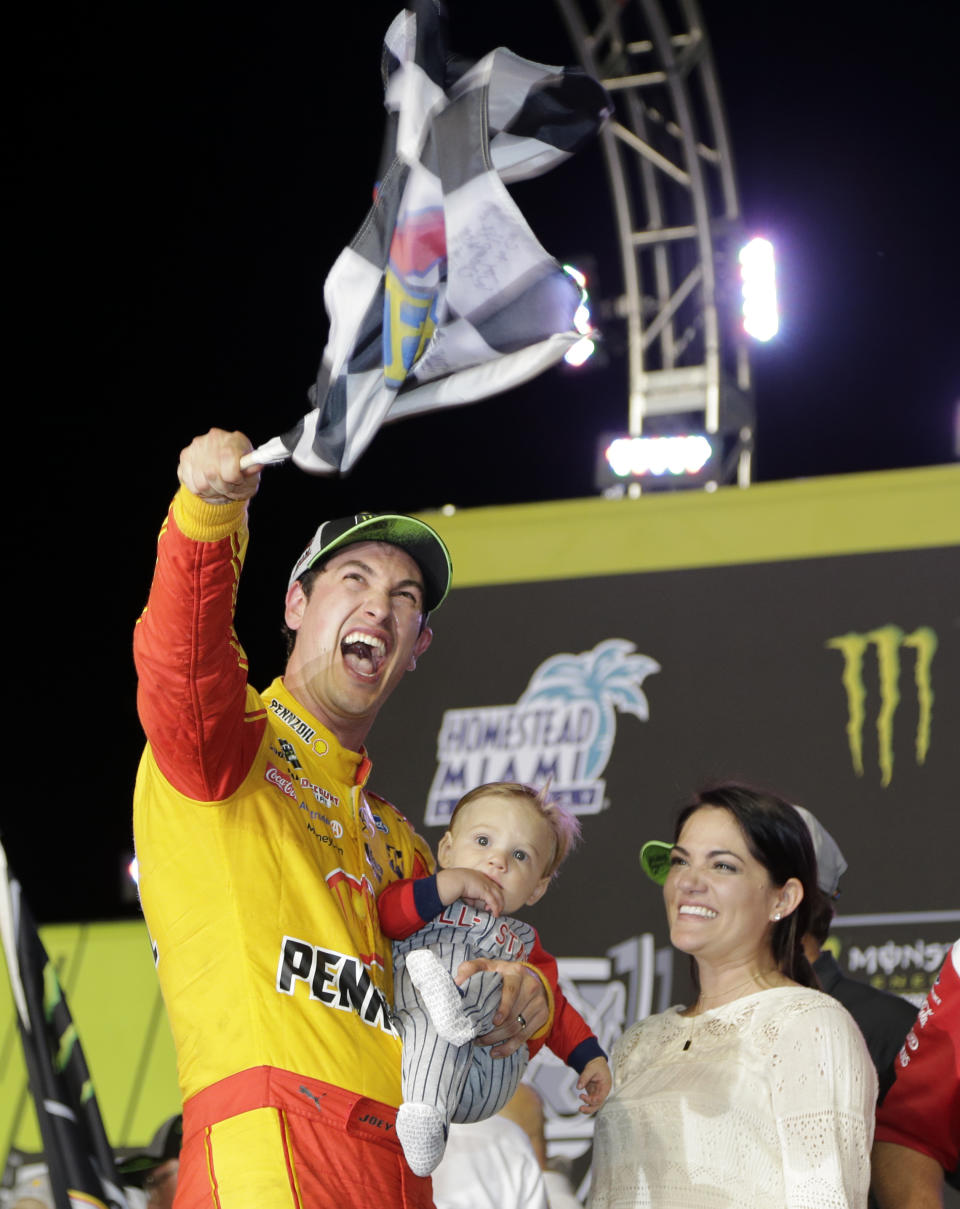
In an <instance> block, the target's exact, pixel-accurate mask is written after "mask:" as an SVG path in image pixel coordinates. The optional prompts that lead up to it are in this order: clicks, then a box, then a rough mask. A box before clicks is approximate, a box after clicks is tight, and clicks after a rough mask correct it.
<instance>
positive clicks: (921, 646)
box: [826, 625, 937, 787]
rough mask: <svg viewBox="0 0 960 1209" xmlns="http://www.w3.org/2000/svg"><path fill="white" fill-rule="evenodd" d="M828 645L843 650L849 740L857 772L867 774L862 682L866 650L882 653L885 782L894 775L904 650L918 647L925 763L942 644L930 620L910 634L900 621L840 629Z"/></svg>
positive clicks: (920, 757) (880, 740) (916, 676)
mask: <svg viewBox="0 0 960 1209" xmlns="http://www.w3.org/2000/svg"><path fill="white" fill-rule="evenodd" d="M826 645H827V646H828V647H830V648H832V649H833V650H837V651H840V653H841V654H842V655H843V687H844V689H845V690H846V694H847V740H848V742H849V744H850V759H851V760H852V761H853V769H854V772H856V774H857V776H858V777H862V776H863V726H864V721H865V719H866V697H867V693H866V689H865V687H864V682H863V665H864V656H865V654H866V652H867V650H868V648H870V647H873V648H874V649H875V650H876V655H877V676H878V680H879V688H880V708H879V710H878V712H877V747H878V758H879V763H880V783H881V785H883V786H884V787H886V786H887V785H889V784H890V782H891V781H892V780H893V718H894V714H895V713H896V711H897V706H898V705H899V704H900V658H901V651H902V650H904V649H910V650H913V651H914V652H915V654H914V662H913V680H914V684H915V685H916V689H917V705H918V713H917V734H916V744H915V746H916V760H917V763H918V764H923V762H924V761H925V760H926V758H927V752H928V751H929V750H930V724H931V721H932V719H933V685H932V681H931V677H930V668H931V665H932V664H933V656H934V654H935V653H936V650H937V635H936V633H935V632H934V631H933V630H932V629H930V627H929V626H920V627H919V628H918V629H916V630H914V631H913V633H912V634H905V633H904V632H903V630H901V629H900V627H899V626H895V625H885V626H880V627H879V628H878V629H875V630H868V631H867V633H866V634H854V633H851V634H840V635H838V636H837V637H836V638H830V639H828V640H827V643H826Z"/></svg>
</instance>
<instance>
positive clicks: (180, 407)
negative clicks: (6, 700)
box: [0, 0, 960, 921]
mask: <svg viewBox="0 0 960 1209" xmlns="http://www.w3.org/2000/svg"><path fill="white" fill-rule="evenodd" d="M396 7H397V5H396V4H395V3H393V2H390V3H385V2H383V0H373V2H368V3H366V4H363V5H358V4H354V5H349V4H346V5H341V4H334V3H332V2H331V0H327V2H326V3H323V4H321V3H314V4H312V5H306V4H274V5H270V6H266V5H262V4H257V5H254V4H250V3H247V2H246V0H240V2H239V3H232V4H229V5H227V4H223V3H219V2H212V3H210V2H203V0H201V2H200V3H195V4H191V5H185V4H181V5H172V6H165V7H161V8H157V7H153V8H149V9H144V8H143V7H142V6H136V5H134V6H129V5H120V4H119V3H118V2H117V0H105V2H104V3H102V4H100V5H98V6H96V8H93V7H92V6H91V7H90V8H87V9H84V8H82V7H81V6H73V7H72V8H70V9H69V10H68V9H67V8H66V7H65V6H55V7H51V8H45V9H43V10H34V12H33V14H32V16H31V17H30V18H29V21H30V28H29V30H25V31H24V36H23V38H22V41H17V40H14V41H13V42H12V44H11V53H12V54H14V55H16V54H17V53H18V48H21V47H22V50H23V61H22V63H21V72H22V80H23V84H22V88H21V90H20V102H21V105H20V109H21V115H22V122H21V123H20V124H19V125H18V128H17V131H18V137H17V138H16V140H15V142H14V145H13V149H12V160H13V168H14V172H13V176H14V184H15V188H14V191H13V194H14V196H13V203H14V204H13V216H12V220H11V226H10V233H11V246H12V250H13V255H12V257H11V261H12V268H13V281H12V286H13V288H12V289H11V290H10V291H9V295H10V297H11V299H12V301H13V309H14V311H15V319H14V323H13V331H12V332H11V333H10V336H11V339H10V340H9V347H10V350H11V353H12V357H13V365H12V366H11V373H10V378H11V382H10V388H8V397H9V400H10V403H9V406H8V414H12V415H15V416H16V417H17V419H18V420H20V421H21V422H20V424H19V425H18V433H19V435H18V436H17V439H16V440H15V441H13V440H11V441H10V447H9V448H8V456H7V464H8V467H10V468H11V469H12V475H13V482H12V484H11V486H12V490H8V496H7V500H8V503H7V517H8V519H7V523H6V525H5V529H4V533H5V537H4V545H5V552H6V562H7V567H8V575H7V584H8V589H7V590H8V593H9V594H10V595H11V596H12V597H13V599H12V600H11V602H10V603H9V605H8V615H9V616H10V617H16V616H17V615H18V614H19V613H20V610H21V609H22V608H23V607H24V605H27V608H26V612H27V616H26V617H24V625H23V626H22V632H20V633H16V632H15V631H14V630H13V628H12V627H10V628H9V629H8V642H7V646H8V650H10V651H12V655H13V667H12V681H13V683H12V685H11V688H12V690H13V693H14V694H15V695H16V696H17V697H18V698H19V699H20V704H19V705H18V709H17V715H16V717H17V719H18V726H17V730H16V739H15V741H14V744H13V747H12V750H11V751H10V753H9V756H8V761H9V766H10V769H11V772H12V775H11V776H10V777H9V780H8V786H9V788H10V789H12V790H13V792H9V791H8V794H7V799H6V803H5V805H4V807H3V811H2V816H0V817H2V834H3V842H4V845H5V847H6V849H7V854H8V858H9V860H10V862H11V865H12V866H13V869H14V871H15V872H16V873H17V874H18V876H19V877H20V879H21V881H22V882H23V884H24V888H25V891H26V894H27V896H28V899H29V901H30V903H31V905H32V907H33V910H34V913H35V914H36V915H37V916H38V917H39V918H40V919H41V920H42V921H47V920H61V919H63V920H66V919H83V918H109V917H116V916H120V915H124V914H130V913H133V912H134V911H135V908H134V907H132V906H129V905H128V906H124V905H123V904H122V902H121V899H120V890H119V887H120V881H121V879H120V872H119V870H120V860H121V853H122V852H123V851H124V850H125V849H127V848H129V846H130V822H129V811H130V806H129V804H130V796H131V792H132V786H133V779H134V775H135V770H136V763H137V760H138V758H139V750H140V746H141V743H142V737H141V734H140V731H139V726H138V723H137V721H136V717H135V712H134V677H133V670H132V662H131V658H130V634H131V630H132V626H133V622H134V619H135V618H136V616H137V614H138V613H139V611H140V609H141V608H142V605H143V602H144V599H145V596H146V591H147V587H148V584H149V578H150V573H151V568H152V564H153V558H154V538H155V534H156V532H157V530H158V528H159V525H160V522H161V520H162V517H163V514H164V510H165V508H166V505H167V503H168V501H169V498H170V496H171V495H172V493H173V491H174V489H175V486H176V479H175V468H176V460H177V455H178V451H179V449H180V448H181V446H182V445H184V444H186V443H187V442H188V441H189V439H190V438H191V437H192V436H193V435H194V433H196V432H201V431H204V430H205V429H206V428H208V427H209V426H210V425H212V424H216V425H219V426H221V427H227V428H240V429H241V430H243V431H245V432H247V433H248V435H249V436H250V437H251V438H252V439H253V440H254V442H255V443H258V442H260V441H263V440H265V439H267V438H268V437H270V436H273V435H274V434H275V433H277V432H280V431H283V430H284V429H286V428H288V427H290V426H291V425H292V424H293V423H294V422H295V421H296V420H297V419H298V418H299V416H300V415H301V414H303V412H304V411H305V410H306V398H305V394H306V389H307V387H308V386H309V384H310V383H311V381H312V380H313V377H314V375H315V372H316V368H317V363H318V361H319V358H320V355H321V352H322V349H323V344H324V340H325V336H326V320H325V316H324V312H323V306H322V296H321V291H322V284H323V279H324V276H325V274H326V272H327V270H328V269H329V268H330V266H331V264H332V263H333V260H334V259H335V257H336V255H337V252H338V251H339V249H340V247H341V246H342V245H343V244H344V243H346V242H347V241H348V240H349V239H350V237H351V236H352V234H353V232H354V230H355V229H356V227H357V226H358V225H359V223H360V221H361V220H362V217H363V215H364V213H365V211H366V209H367V206H368V204H369V201H370V191H371V187H372V183H373V180H374V176H375V172H376V167H377V162H378V156H379V149H380V139H381V134H382V109H381V98H380V81H379V55H380V43H381V39H382V36H383V32H384V31H385V29H386V27H387V25H388V24H389V21H390V19H391V17H392V16H393V15H394V13H395V11H396ZM702 9H703V13H704V18H705V21H706V25H707V30H708V33H709V36H710V39H711V42H712V45H713V50H714V56H715V60H716V65H717V70H718V73H719V78H720V83H721V87H722V90H723V97H724V103H725V105H726V108H727V115H728V121H729V127H730V132H731V137H732V145H733V152H734V156H735V161H736V164H737V170H738V177H739V186H740V193H741V200H742V204H743V208H744V211H745V216H746V219H747V223H748V225H749V226H750V227H752V228H754V229H757V230H760V231H762V232H763V233H765V234H767V235H769V236H770V237H771V238H772V239H773V240H774V242H775V244H776V246H777V249H778V255H779V272H780V285H781V299H782V307H783V310H784V316H783V321H782V330H781V334H780V335H779V337H778V338H777V339H776V340H775V341H773V342H772V343H771V344H770V345H768V346H765V347H762V348H758V349H757V350H756V352H755V356H754V360H753V368H754V375H755V386H756V396H757V411H758V424H757V455H756V462H755V477H756V479H757V480H759V481H770V480H775V479H785V478H797V477H809V476H816V475H822V474H836V473H849V472H861V471H868V470H879V469H888V468H895V467H901V466H920V465H933V464H938V463H944V462H949V461H951V460H953V458H954V440H955V436H954V422H955V420H954V415H955V408H956V405H957V400H958V399H960V370H958V360H960V358H958V353H957V345H958V340H957V335H956V330H957V311H958V306H957V297H956V288H957V287H956V282H957V280H958V272H957V270H958V268H960V258H958V255H957V216H956V208H957V197H958V187H957V186H958V179H957V178H958V173H957V168H956V157H955V152H954V150H953V148H954V145H955V142H956V121H957V112H958V104H957V102H958V90H957V85H956V79H957V74H956V69H955V64H954V63H953V62H952V61H951V62H948V54H949V53H950V49H949V48H950V47H952V43H951V41H950V39H949V38H948V37H947V34H946V31H944V30H942V29H940V23H942V21H943V14H944V11H945V10H944V6H942V5H941V4H934V3H932V2H921V3H917V4H914V5H912V6H911V7H910V8H909V9H908V10H905V11H904V12H903V13H901V14H900V16H899V18H898V20H897V21H896V22H894V21H892V20H889V19H887V18H884V17H883V16H882V15H881V10H880V9H878V8H877V7H876V6H874V5H868V4H864V3H849V4H846V5H842V6H837V5H828V4H824V3H814V4H807V5H803V6H794V7H793V9H792V10H789V9H788V10H784V9H783V8H782V7H779V6H771V5H767V4H764V5H760V4H749V3H729V2H726V3H719V2H718V0H702ZM450 15H451V43H452V46H453V48H454V49H455V50H457V51H459V52H461V53H463V54H465V55H469V56H474V57H475V56H477V55H479V54H481V53H483V52H485V51H486V50H489V49H492V48H493V47H494V46H497V45H506V46H509V47H510V48H511V49H513V50H515V51H517V52H518V53H521V54H524V55H526V56H527V57H530V58H533V59H537V60H540V61H544V62H570V63H572V62H574V61H575V55H574V52H573V50H572V48H571V47H570V45H569V43H568V42H567V39H566V35H565V32H564V30H563V27H562V25H561V23H560V20H559V17H558V15H557V13H556V12H555V9H554V6H553V3H552V0H520V2H519V3H518V0H484V3H476V2H473V0H471V2H470V3H467V2H466V0H452V2H451V3H450ZM516 196H517V198H518V200H519V201H520V203H521V205H522V206H523V207H524V209H525V212H526V214H527V217H528V219H529V221H530V223H531V226H532V227H533V229H534V231H535V232H536V233H537V235H538V236H539V237H540V239H541V241H542V242H543V244H544V245H545V246H546V247H547V248H548V250H550V251H551V252H552V253H554V254H555V255H557V256H558V257H560V258H562V259H567V258H569V259H573V260H576V259H577V257H578V255H579V256H583V255H591V256H593V257H595V259H596V261H597V266H598V278H599V288H600V290H601V294H605V295H607V296H612V295H615V294H616V293H619V291H620V284H619V267H618V262H617V254H616V248H615V240H614V238H613V235H612V209H611V206H610V202H609V198H608V194H607V190H606V183H605V176H604V172H603V167H602V161H601V158H600V155H599V151H598V150H597V149H595V148H594V149H592V150H590V151H587V152H586V153H584V154H583V155H582V156H581V157H579V158H578V159H577V160H576V161H574V162H573V163H572V164H569V165H565V166H564V167H563V168H561V169H559V170H556V171H555V172H554V173H552V174H550V175H549V176H547V177H544V178H543V179H542V180H541V181H538V182H534V183H531V184H529V185H523V186H521V187H520V188H519V189H518V190H517V191H516ZM604 335H605V339H606V347H607V350H608V364H607V365H606V367H605V368H593V369H589V370H585V371H583V372H582V373H580V374H574V373H571V372H570V371H568V370H563V369H557V370H554V371H551V372H550V373H549V374H547V375H545V376H544V377H542V378H541V379H539V380H537V381H535V382H533V383H531V384H528V385H526V386H525V387H522V388H520V389H518V390H516V391H514V392H512V393H511V394H509V395H507V396H504V397H501V398H498V399H495V400H491V401H488V402H483V403H480V404H476V405H473V406H471V407H467V408H461V409H458V410H455V411H450V412H446V413H440V414H438V415H434V416H430V417H422V418H418V419H414V420H408V421H404V422H401V423H400V424H398V425H396V426H394V427H392V428H388V429H384V430H383V431H382V432H381V434H380V435H379V436H378V437H377V439H376V440H375V442H374V444H373V446H372V447H371V449H370V450H369V451H368V453H367V454H366V455H365V457H364V458H363V460H362V461H361V463H360V465H359V466H358V467H357V468H356V470H355V471H354V472H353V474H351V475H350V476H349V477H348V478H347V479H345V480H342V481H329V480H318V479H311V478H309V477H308V476H306V475H304V474H302V473H301V472H299V471H296V470H294V469H292V468H289V467H287V468H283V469H279V470H274V471H272V472H269V473H268V474H267V475H266V476H265V479H266V481H265V485H264V487H263V488H262V491H261V496H260V498H259V499H258V501H257V504H256V506H255V508H256V511H255V513H254V518H253V527H254V543H252V546H251V555H250V559H249V561H248V568H247V581H246V583H245V590H244V595H243V597H242V599H241V605H240V614H239V617H238V627H239V630H240V634H241V638H242V640H243V641H244V644H245V646H246V648H247V650H248V652H249V654H250V657H251V665H252V674H253V679H254V682H255V683H265V682H267V681H268V680H269V678H270V677H271V676H272V675H273V674H275V672H276V670H277V668H278V666H279V664H280V659H281V655H280V649H281V648H280V643H279V638H278V627H279V621H280V599H281V596H282V592H283V588H284V586H285V583H286V576H287V572H288V568H289V565H290V564H291V563H292V561H293V559H294V558H295V557H296V555H297V554H298V553H299V551H300V549H301V548H302V546H303V544H304V542H305V541H306V539H307V537H308V536H309V534H310V533H311V532H312V531H313V528H314V527H315V525H316V524H317V523H318V522H319V520H320V519H322V518H323V517H324V516H338V515H342V514H344V513H346V512H351V511H354V510H355V509H357V508H360V507H369V508H374V509H377V508H386V507H390V508H398V509H402V510H415V509H420V508H430V507H436V506H439V505H442V504H445V503H448V502H452V503H455V504H457V505H459V506H476V505H483V504H490V503H513V502H524V501H530V500H542V499H557V498H575V497H582V496H587V495H590V494H592V493H593V490H594V488H593V462H594V451H595V442H596V439H597V437H598V435H599V434H600V433H601V432H603V431H607V430H610V429H621V428H625V426H626V420H627V401H626V364H625V360H624V358H623V357H622V356H621V355H620V352H619V350H620V347H621V346H622V333H620V332H618V331H617V330H616V328H615V326H613V327H611V329H610V330H609V331H606V332H605V333H604ZM11 388H12V389H11ZM13 436H14V433H10V434H9V438H12V437H13ZM27 602H29V603H27Z"/></svg>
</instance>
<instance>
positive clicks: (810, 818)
mask: <svg viewBox="0 0 960 1209" xmlns="http://www.w3.org/2000/svg"><path fill="white" fill-rule="evenodd" d="M794 810H795V811H796V812H797V814H798V815H799V816H800V817H801V818H802V819H803V821H804V822H805V823H806V825H807V830H808V831H809V832H810V838H811V839H812V840H813V851H814V854H815V855H816V858H817V885H818V886H819V887H820V889H821V890H822V891H823V893H824V894H825V895H826V896H827V898H836V897H837V893H838V892H839V889H840V878H841V877H843V874H844V872H845V871H846V868H847V862H846V861H845V860H844V856H843V853H842V852H841V851H840V847H839V845H838V844H837V841H836V840H835V839H834V838H833V836H832V835H831V834H830V832H829V831H827V829H826V827H824V826H822V825H821V823H820V822H818V820H817V817H816V815H813V814H811V813H810V811H809V810H807V809H806V808H805V807H803V806H794Z"/></svg>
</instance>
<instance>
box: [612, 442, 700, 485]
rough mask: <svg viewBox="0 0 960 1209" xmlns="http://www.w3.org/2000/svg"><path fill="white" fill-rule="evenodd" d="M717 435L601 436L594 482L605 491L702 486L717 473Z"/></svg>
mask: <svg viewBox="0 0 960 1209" xmlns="http://www.w3.org/2000/svg"><path fill="white" fill-rule="evenodd" d="M719 456H720V443H719V438H717V437H713V438H711V437H709V436H707V435H706V434H705V433H702V432H693V433H676V434H671V435H669V436H647V437H628V436H609V435H608V436H604V437H602V438H601V439H600V444H599V448H598V453H597V471H596V486H597V489H598V490H599V491H608V490H609V489H610V488H615V487H617V486H621V485H622V486H626V485H628V484H630V483H640V484H641V485H642V486H644V487H660V488H663V487H681V486H701V485H702V484H704V483H705V482H706V481H707V480H708V479H711V478H715V477H716V475H717V465H718V461H719Z"/></svg>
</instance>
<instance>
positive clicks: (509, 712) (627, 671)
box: [426, 638, 660, 827]
mask: <svg viewBox="0 0 960 1209" xmlns="http://www.w3.org/2000/svg"><path fill="white" fill-rule="evenodd" d="M659 670H660V665H659V663H657V662H656V660H654V659H651V658H650V657H649V656H648V655H640V654H637V653H636V647H635V645H634V644H633V643H632V642H628V641H627V640H626V639H624V638H608V639H607V640H606V641H604V642H601V643H599V644H598V645H597V646H595V647H594V648H593V650H592V651H583V652H582V653H581V654H579V655H553V656H551V657H550V658H549V659H547V660H546V661H545V662H544V663H542V664H541V665H540V666H539V667H538V668H537V669H536V670H535V671H534V673H533V675H532V676H531V677H530V682H529V684H528V685H527V687H526V689H525V690H524V692H523V693H522V695H521V696H520V698H519V700H518V701H517V702H516V704H515V705H492V706H478V707H476V708H474V709H448V710H447V711H446V712H445V713H444V715H443V721H442V723H441V725H440V734H439V735H438V737H437V771H436V773H435V774H434V778H433V784H432V785H431V786H430V794H429V797H428V799H427V810H426V822H427V823H428V824H432V825H435V826H442V827H445V826H446V825H447V823H448V822H449V820H450V815H451V813H452V811H453V808H454V806H455V805H456V803H457V801H458V799H459V798H461V797H462V796H463V794H465V793H466V792H467V791H468V790H470V789H473V788H475V787H476V786H477V785H484V784H486V783H487V782H489V781H521V782H523V783H524V784H528V785H543V784H544V783H546V782H547V781H548V780H549V782H550V792H551V795H552V796H553V797H555V798H556V799H557V800H558V801H560V802H562V803H563V804H564V805H565V806H567V807H568V808H569V809H570V810H572V811H573V812H574V813H575V814H597V813H598V812H599V811H600V810H602V809H603V801H604V798H603V795H604V787H605V785H604V781H603V780H602V776H603V772H604V769H605V768H606V766H607V761H608V760H609V759H610V755H611V753H612V751H613V743H614V739H615V738H616V733H617V714H618V713H621V714H632V715H633V716H634V717H636V718H639V719H640V720H641V721H644V722H645V721H646V720H647V718H648V717H649V712H650V711H649V705H648V703H647V698H646V695H645V694H644V692H643V682H644V680H646V678H647V676H649V675H652V674H653V673H654V672H658V671H659Z"/></svg>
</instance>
